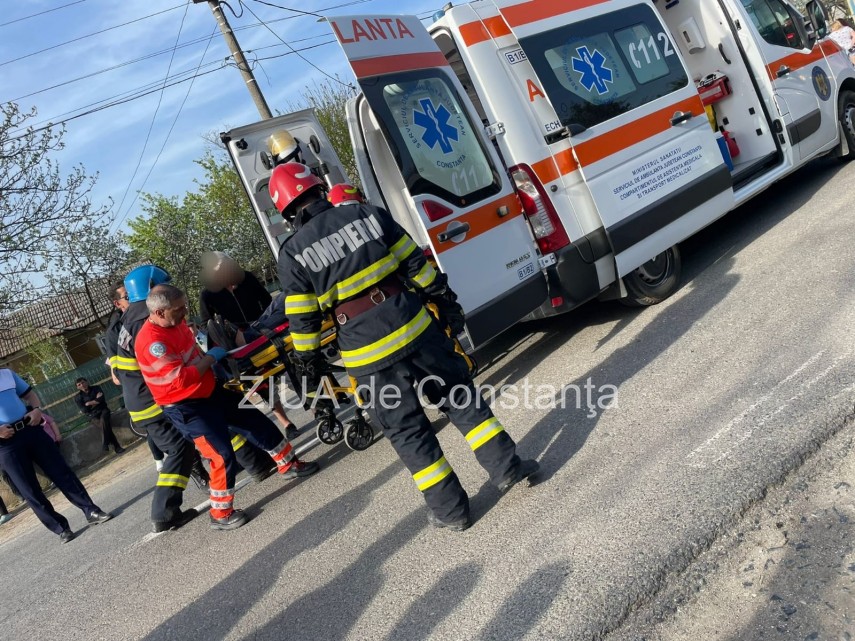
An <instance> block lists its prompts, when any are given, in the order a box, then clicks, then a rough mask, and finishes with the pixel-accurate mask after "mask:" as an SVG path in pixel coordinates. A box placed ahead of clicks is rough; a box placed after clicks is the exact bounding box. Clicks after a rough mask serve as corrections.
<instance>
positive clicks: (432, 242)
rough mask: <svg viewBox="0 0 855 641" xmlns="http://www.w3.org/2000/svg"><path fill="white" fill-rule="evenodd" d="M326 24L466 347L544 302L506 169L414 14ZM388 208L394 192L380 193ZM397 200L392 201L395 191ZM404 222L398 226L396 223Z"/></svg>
mask: <svg viewBox="0 0 855 641" xmlns="http://www.w3.org/2000/svg"><path fill="white" fill-rule="evenodd" d="M329 22H330V25H331V26H332V29H333V32H334V33H335V35H336V38H337V39H338V41H339V43H340V44H341V46H342V49H343V50H344V53H345V55H346V56H347V58H348V60H349V61H350V66H351V67H352V69H353V72H354V74H355V75H356V78H357V80H358V81H359V85H360V87H361V88H362V91H363V94H364V96H365V100H366V101H367V103H368V105H369V106H370V114H368V113H364V112H365V111H366V110H358V111H359V112H360V113H362V116H363V117H368V116H370V117H372V118H374V119H375V120H376V123H377V125H379V127H380V130H381V131H382V134H383V138H384V139H385V141H384V142H385V144H387V145H388V148H387V151H388V153H389V154H391V158H393V159H394V167H392V169H393V170H394V171H396V172H398V174H399V175H398V176H396V180H395V181H388V180H387V181H386V182H387V184H389V183H392V182H394V183H397V184H399V185H400V186H401V189H402V190H403V191H404V192H405V200H406V201H407V205H408V207H409V208H410V212H409V213H404V214H403V215H402V213H401V212H392V213H393V215H395V216H396V218H399V220H400V219H401V218H403V219H405V220H406V219H408V217H409V220H410V221H411V223H412V224H413V225H414V226H416V227H419V228H420V229H419V230H416V231H417V232H418V233H415V234H413V235H414V237H415V238H416V240H417V241H418V242H421V243H422V244H423V245H427V246H428V247H429V248H430V250H431V251H432V252H433V255H434V257H435V258H436V261H437V263H438V265H439V267H440V268H441V269H442V271H444V272H445V273H446V274H448V276H449V280H450V283H451V286H452V287H453V288H454V291H455V292H457V294H458V296H459V302H460V304H461V305H462V306H463V309H464V311H465V312H466V329H467V333H468V335H469V339H470V341H471V343H472V346H473V347H478V346H479V345H482V344H483V343H484V342H486V341H488V340H490V339H491V338H493V337H495V336H496V335H498V334H499V333H500V332H502V331H504V330H505V329H507V328H508V327H510V326H511V325H513V324H514V323H516V322H517V321H518V320H520V319H521V318H523V317H524V316H526V315H527V314H528V313H529V312H531V311H532V310H534V309H535V308H537V307H539V306H540V305H541V303H543V302H544V301H545V300H546V297H547V288H546V279H545V277H544V276H543V273H542V272H541V270H540V268H539V264H538V255H537V246H536V244H535V242H534V239H533V237H532V234H531V230H530V228H529V225H528V221H527V220H526V218H525V216H524V214H523V211H522V206H521V204H520V201H519V199H518V198H517V196H516V193H515V191H514V187H513V185H512V184H511V181H510V178H509V176H508V173H507V170H506V168H505V167H504V166H503V165H502V164H501V162H500V159H499V157H498V155H497V153H496V151H495V149H494V148H493V145H492V144H491V142H490V141H489V140H488V139H487V137H486V135H485V133H484V131H483V127H482V125H481V123H480V121H479V120H478V118H477V117H476V116H474V114H475V110H474V109H473V107H472V105H471V104H470V102H469V99H468V97H467V95H466V91H464V89H463V87H462V86H461V85H460V82H459V81H458V79H457V77H456V76H455V74H454V73H453V71H452V70H451V67H450V66H449V65H448V62H447V61H446V59H445V57H444V56H443V55H442V53H441V52H440V50H439V48H438V47H437V46H436V44H434V42H433V40H432V39H431V37H430V35H429V34H428V32H427V30H426V29H425V28H424V27H423V26H422V24H421V22H420V21H419V19H418V18H417V17H416V16H395V15H348V16H337V17H331V18H329ZM385 200H386V201H387V202H389V203H390V206H392V205H393V203H395V202H396V199H395V198H385ZM397 201H400V199H397ZM405 226H406V225H405Z"/></svg>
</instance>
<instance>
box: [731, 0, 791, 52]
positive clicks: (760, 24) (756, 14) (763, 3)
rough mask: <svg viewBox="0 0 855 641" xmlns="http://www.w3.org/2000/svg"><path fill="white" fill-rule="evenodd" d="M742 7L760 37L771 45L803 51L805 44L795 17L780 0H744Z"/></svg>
mask: <svg viewBox="0 0 855 641" xmlns="http://www.w3.org/2000/svg"><path fill="white" fill-rule="evenodd" d="M742 6H744V7H745V11H746V12H747V13H748V16H749V17H750V18H751V22H753V23H754V26H755V27H757V31H759V32H760V37H761V38H763V40H765V41H766V42H768V43H769V44H770V45H778V46H779V47H790V48H792V49H803V48H804V46H805V45H804V43H803V42H802V37H801V35H800V34H799V31H798V29H797V28H796V24H795V17H794V16H793V14H792V12H791V11H790V10H789V8H788V7H787V5H785V4H784V3H783V2H781V1H780V0H742Z"/></svg>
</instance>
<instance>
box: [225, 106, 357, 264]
mask: <svg viewBox="0 0 855 641" xmlns="http://www.w3.org/2000/svg"><path fill="white" fill-rule="evenodd" d="M284 132H287V134H290V136H291V138H293V139H294V140H295V141H296V143H297V144H298V145H299V147H300V159H301V160H302V161H303V162H305V163H306V164H307V165H308V166H309V167H311V168H312V171H314V172H315V173H316V174H317V175H318V176H319V177H320V178H322V179H323V180H324V182H325V183H326V184H327V185H328V186H332V185H334V184H336V183H340V182H349V179H348V178H347V176H346V175H345V172H344V167H343V165H342V164H341V161H340V160H339V158H338V154H336V152H335V149H334V148H333V146H332V144H331V143H330V141H329V138H327V134H326V132H325V131H324V129H323V127H321V123H320V122H319V121H318V117H317V115H316V114H315V110H314V109H303V110H301V111H295V112H293V113H290V114H285V115H284V116H277V117H276V118H271V119H269V120H262V121H260V122H256V123H253V124H251V125H246V126H243V127H235V128H234V129H231V130H230V131H226V132H223V133H221V134H220V140H222V142H223V144H224V145H225V146H226V150H227V151H228V152H229V157H230V158H231V159H232V162H233V163H234V165H235V169H236V170H237V173H238V176H239V177H240V180H241V182H242V183H243V186H244V189H245V190H246V193H247V196H249V200H250V203H251V204H252V210H253V211H254V212H255V217H256V218H257V219H258V222H259V224H260V225H261V228H262V230H263V231H264V238H265V239H266V240H267V244H268V246H269V247H270V251H272V252H273V255H274V256H279V248H280V247H281V246H282V242H283V241H284V240H285V239H286V238H287V237H288V236H290V235H291V234H292V233H293V230H292V228H291V225H290V224H289V223H288V222H286V221H285V220H284V219H283V218H282V214H280V213H279V212H278V211H277V210H276V207H274V206H273V201H272V200H270V193H269V192H268V191H267V183H268V182H269V181H270V172H271V170H272V169H273V166H274V163H275V162H276V160H275V159H274V158H273V155H272V153H271V150H272V151H275V152H277V153H282V154H286V153H287V152H289V151H290V148H282V145H283V144H288V143H290V139H288V137H287V134H285V135H284V136H283V133H284ZM271 137H273V141H271Z"/></svg>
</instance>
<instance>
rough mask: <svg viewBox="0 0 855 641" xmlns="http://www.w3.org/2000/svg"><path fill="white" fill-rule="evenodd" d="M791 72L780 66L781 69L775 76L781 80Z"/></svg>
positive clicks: (784, 66)
mask: <svg viewBox="0 0 855 641" xmlns="http://www.w3.org/2000/svg"><path fill="white" fill-rule="evenodd" d="M791 71H792V69H790V68H789V67H788V66H786V65H781V68H780V69H778V71H776V72H775V75H777V76H778V77H779V78H783V77H784V76H786V75H787V74H789V73H790V72H791Z"/></svg>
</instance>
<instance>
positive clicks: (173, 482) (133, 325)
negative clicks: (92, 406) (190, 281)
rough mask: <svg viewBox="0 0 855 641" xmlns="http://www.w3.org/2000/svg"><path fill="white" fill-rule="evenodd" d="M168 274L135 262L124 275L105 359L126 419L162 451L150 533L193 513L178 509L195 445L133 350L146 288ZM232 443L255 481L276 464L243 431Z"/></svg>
mask: <svg viewBox="0 0 855 641" xmlns="http://www.w3.org/2000/svg"><path fill="white" fill-rule="evenodd" d="M169 279H170V278H169V274H168V273H167V272H166V271H165V270H163V269H161V268H159V267H156V266H154V265H143V266H142V267H137V268H136V269H134V270H132V271H131V272H130V273H129V274H128V275H127V276H126V277H125V282H124V285H125V289H126V291H127V295H128V302H129V305H128V308H127V309H126V310H125V312H124V314H123V315H122V326H121V329H120V330H119V338H118V344H117V349H116V356H115V357H114V360H113V361H112V363H111V364H112V366H113V368H114V371H115V372H116V373H117V375H118V377H119V380H120V382H121V385H122V395H123V396H124V399H125V407H126V408H127V410H128V414H129V416H130V418H131V420H132V421H134V423H136V424H138V425H144V426H145V427H146V431H147V432H148V435H149V437H150V438H151V439H152V440H153V441H154V444H155V445H156V446H157V447H158V449H160V450H161V451H162V452H163V453H164V454H166V458H165V459H164V461H163V467H162V468H161V470H160V471H159V473H158V477H157V483H156V485H155V489H154V496H153V497H152V504H151V518H152V521H153V522H154V531H155V532H163V531H166V530H169V529H173V528H178V527H181V526H182V525H184V524H185V523H187V522H188V521H190V520H191V519H192V518H194V517H195V516H196V515H197V513H196V512H195V510H184V511H182V510H181V502H182V499H183V495H184V490H185V489H186V488H187V482H188V481H189V478H190V475H191V473H192V471H193V467H194V460H198V456H197V454H196V448H195V446H194V445H193V443H192V442H190V441H189V440H187V439H186V438H184V436H183V435H182V434H181V433H180V432H179V431H178V430H177V429H175V427H174V426H173V425H172V423H171V422H170V421H169V419H168V418H167V417H166V415H165V414H164V413H163V410H162V409H161V408H160V407H159V406H158V405H157V404H156V403H155V402H154V397H153V396H152V394H151V391H150V390H149V388H148V387H147V386H146V383H145V380H144V379H143V376H142V373H141V372H140V368H139V364H138V363H137V359H136V355H135V354H134V339H135V338H136V335H137V333H138V332H139V330H140V327H141V326H142V325H143V324H144V323H145V321H146V319H147V318H148V316H149V313H148V308H147V307H146V305H145V298H146V296H147V295H148V292H149V289H151V288H152V287H153V286H155V285H159V284H161V283H165V282H167V281H169ZM232 446H233V447H234V448H236V449H237V450H238V451H240V452H241V455H240V456H239V457H238V461H239V463H240V464H241V465H242V466H243V467H244V469H246V470H247V471H248V472H249V473H250V474H251V475H252V476H253V477H254V478H255V479H256V480H263V479H264V478H266V477H267V476H270V474H272V473H273V472H274V471H275V469H276V468H275V466H272V465H271V464H270V459H269V457H267V456H266V454H264V453H263V452H261V451H260V450H258V449H257V448H254V447H252V446H251V445H250V444H249V443H247V441H246V439H245V438H244V437H243V436H241V435H234V436H233V438H232ZM244 446H246V447H245V448H244ZM263 457H265V458H266V459H267V460H265V458H263Z"/></svg>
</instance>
